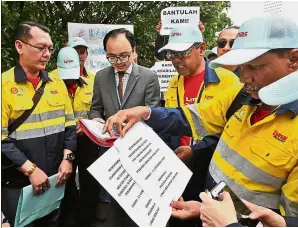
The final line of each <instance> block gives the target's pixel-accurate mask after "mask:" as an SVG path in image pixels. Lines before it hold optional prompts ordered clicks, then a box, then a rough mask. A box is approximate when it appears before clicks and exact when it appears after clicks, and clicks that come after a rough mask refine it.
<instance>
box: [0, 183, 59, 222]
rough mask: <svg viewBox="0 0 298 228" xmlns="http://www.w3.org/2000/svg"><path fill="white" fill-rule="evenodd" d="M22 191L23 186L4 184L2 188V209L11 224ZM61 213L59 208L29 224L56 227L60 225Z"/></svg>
mask: <svg viewBox="0 0 298 228" xmlns="http://www.w3.org/2000/svg"><path fill="white" fill-rule="evenodd" d="M21 191H22V188H10V187H9V186H3V185H2V188H1V210H2V212H3V214H4V215H5V217H6V218H7V219H8V222H9V223H10V225H11V226H14V220H15V216H16V213H17V206H18V202H19V198H20V194H21ZM59 215H60V210H59V209H58V210H55V211H53V212H52V213H50V214H48V215H46V216H44V217H42V218H40V219H37V220H35V221H34V222H32V223H30V224H28V225H27V226H30V227H32V226H37V227H56V226H58V218H59Z"/></svg>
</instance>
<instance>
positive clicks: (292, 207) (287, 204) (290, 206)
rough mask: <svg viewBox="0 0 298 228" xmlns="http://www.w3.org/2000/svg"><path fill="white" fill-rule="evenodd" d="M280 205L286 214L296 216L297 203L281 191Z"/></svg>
mask: <svg viewBox="0 0 298 228" xmlns="http://www.w3.org/2000/svg"><path fill="white" fill-rule="evenodd" d="M280 205H281V206H282V207H283V209H284V210H285V213H286V216H292V217H298V203H296V202H293V201H291V200H289V199H288V198H287V197H286V196H285V194H284V193H283V192H282V194H281V199H280Z"/></svg>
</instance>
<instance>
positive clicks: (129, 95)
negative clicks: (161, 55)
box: [89, 28, 160, 226]
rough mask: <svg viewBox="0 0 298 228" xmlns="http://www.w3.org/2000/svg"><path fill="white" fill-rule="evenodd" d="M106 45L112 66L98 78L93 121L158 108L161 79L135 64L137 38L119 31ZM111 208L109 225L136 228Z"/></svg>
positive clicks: (116, 206)
mask: <svg viewBox="0 0 298 228" xmlns="http://www.w3.org/2000/svg"><path fill="white" fill-rule="evenodd" d="M103 45H104V50H105V51H106V52H107V59H108V60H109V62H110V63H111V65H112V66H110V67H107V68H105V69H103V70H100V71H99V72H97V74H96V76H95V82H94V91H93V93H94V95H93V99H92V105H91V109H90V114H89V119H95V120H96V119H104V120H106V119H107V118H109V117H110V116H112V115H114V114H115V113H117V112H118V111H119V110H121V109H127V108H132V107H135V106H140V105H146V106H150V107H154V106H158V105H159V102H160V87H159V83H158V77H157V75H156V73H154V72H152V71H151V70H149V69H148V68H146V67H142V66H139V65H137V64H135V63H134V59H135V58H136V41H135V39H134V35H133V34H132V33H131V32H130V31H128V30H126V29H124V28H121V29H115V30H112V31H110V32H109V33H107V34H106V36H105V38H104V40H103ZM105 150H106V149H105ZM110 208H111V210H112V212H111V213H109V217H113V216H115V218H113V219H111V220H112V221H108V223H109V225H111V224H112V226H136V224H135V223H134V222H133V221H132V220H131V219H130V218H129V217H128V215H127V214H126V213H125V212H124V210H123V209H122V208H121V207H120V206H119V204H118V203H117V202H116V201H115V200H113V199H112V202H111V205H110ZM111 214H112V216H111Z"/></svg>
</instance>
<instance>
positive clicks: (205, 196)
mask: <svg viewBox="0 0 298 228" xmlns="http://www.w3.org/2000/svg"><path fill="white" fill-rule="evenodd" d="M200 198H201V200H202V202H203V203H207V202H210V200H212V199H211V198H210V197H209V196H208V194H207V193H206V192H201V193H200Z"/></svg>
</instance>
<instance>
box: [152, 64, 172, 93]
mask: <svg viewBox="0 0 298 228" xmlns="http://www.w3.org/2000/svg"><path fill="white" fill-rule="evenodd" d="M151 70H152V71H154V72H155V73H156V74H157V76H158V81H159V86H160V92H166V91H167V90H168V86H169V83H170V81H171V79H172V77H174V76H175V75H176V74H177V71H176V69H175V67H174V66H173V63H172V62H171V61H160V62H156V63H155V64H154V66H153V67H151Z"/></svg>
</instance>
